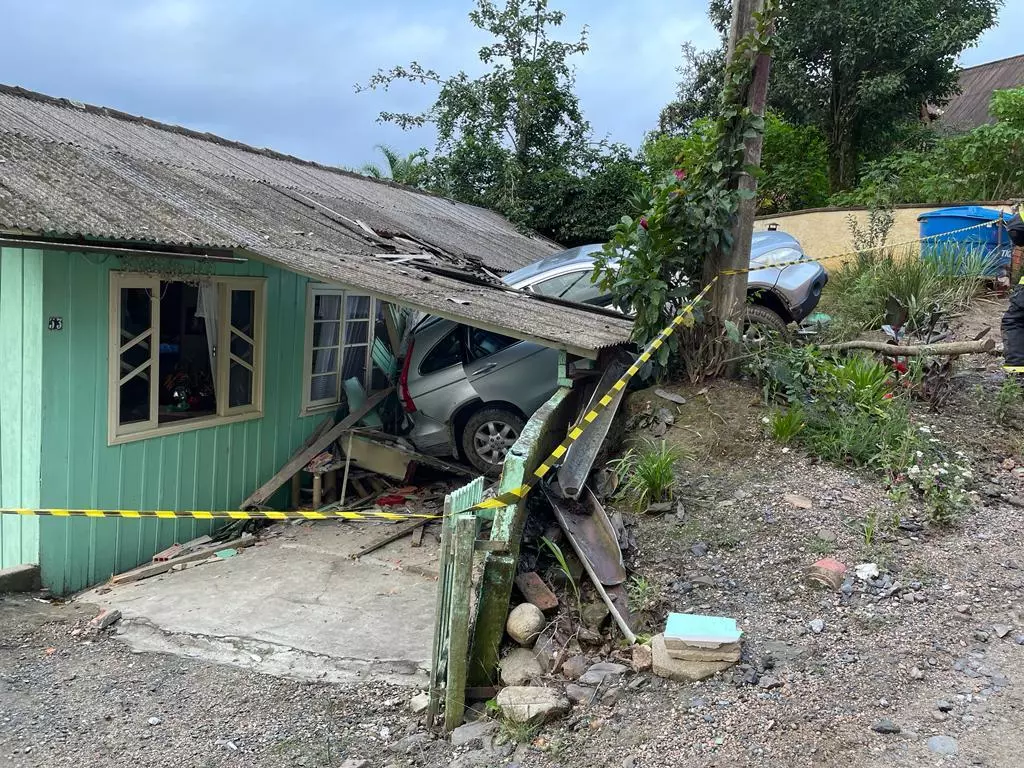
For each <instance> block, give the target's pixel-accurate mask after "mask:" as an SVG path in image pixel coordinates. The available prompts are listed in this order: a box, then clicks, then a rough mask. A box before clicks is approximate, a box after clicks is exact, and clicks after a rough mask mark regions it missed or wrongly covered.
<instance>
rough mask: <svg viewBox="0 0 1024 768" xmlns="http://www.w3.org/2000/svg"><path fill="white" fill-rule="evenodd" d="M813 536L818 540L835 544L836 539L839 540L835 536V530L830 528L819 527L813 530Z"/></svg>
mask: <svg viewBox="0 0 1024 768" xmlns="http://www.w3.org/2000/svg"><path fill="white" fill-rule="evenodd" d="M814 537H815V538H816V539H818V541H823V542H825V543H826V544H835V543H836V541H838V540H839V536H837V535H836V532H835V531H833V530H832V529H831V528H819V529H818V530H817V531H815V533H814Z"/></svg>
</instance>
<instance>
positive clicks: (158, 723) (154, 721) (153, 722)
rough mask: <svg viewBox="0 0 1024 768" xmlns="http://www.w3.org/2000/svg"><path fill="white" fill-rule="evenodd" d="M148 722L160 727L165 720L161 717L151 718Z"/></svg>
mask: <svg viewBox="0 0 1024 768" xmlns="http://www.w3.org/2000/svg"><path fill="white" fill-rule="evenodd" d="M146 722H147V723H149V724H150V725H160V723H162V722H163V720H161V719H160V718H159V717H151V718H149V720H147V721H146Z"/></svg>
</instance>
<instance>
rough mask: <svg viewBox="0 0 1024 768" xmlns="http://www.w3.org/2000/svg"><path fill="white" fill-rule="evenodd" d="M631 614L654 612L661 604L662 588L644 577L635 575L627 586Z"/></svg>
mask: <svg viewBox="0 0 1024 768" xmlns="http://www.w3.org/2000/svg"><path fill="white" fill-rule="evenodd" d="M626 594H627V596H628V597H629V610H630V612H631V613H643V612H645V611H653V610H656V609H657V608H658V606H659V605H660V604H661V588H660V587H658V585H657V584H655V583H654V582H652V581H649V580H648V579H646V578H644V577H643V576H639V575H634V576H632V577H630V579H629V582H628V583H627V584H626Z"/></svg>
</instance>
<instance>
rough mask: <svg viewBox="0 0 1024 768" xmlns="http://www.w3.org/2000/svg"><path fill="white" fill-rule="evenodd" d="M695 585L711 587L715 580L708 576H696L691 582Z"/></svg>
mask: <svg viewBox="0 0 1024 768" xmlns="http://www.w3.org/2000/svg"><path fill="white" fill-rule="evenodd" d="M691 583H692V584H694V585H695V586H699V587H713V586H715V580H714V579H712V578H711V577H710V576H697V577H695V578H694V579H693V581H692V582H691Z"/></svg>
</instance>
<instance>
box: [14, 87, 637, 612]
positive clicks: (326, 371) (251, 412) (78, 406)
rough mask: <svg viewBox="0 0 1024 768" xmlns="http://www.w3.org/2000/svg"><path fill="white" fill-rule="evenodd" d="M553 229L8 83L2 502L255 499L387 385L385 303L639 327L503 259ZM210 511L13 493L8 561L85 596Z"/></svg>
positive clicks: (521, 327) (545, 336) (528, 250)
mask: <svg viewBox="0 0 1024 768" xmlns="http://www.w3.org/2000/svg"><path fill="white" fill-rule="evenodd" d="M555 250H557V246H556V245H555V244H553V243H551V242H549V241H547V240H544V239H543V238H540V237H537V236H531V235H526V234H523V233H521V232H519V231H517V229H516V228H515V227H513V226H512V225H511V224H510V223H509V222H507V221H505V220H504V219H502V218H501V217H499V216H497V215H495V214H493V213H491V212H488V211H484V210H481V209H478V208H475V207H472V206H467V205H463V204H459V203H455V202H453V201H450V200H446V199H444V198H440V197H436V196H433V195H429V194H426V193H423V192H419V191H415V190H411V189H406V188H403V187H400V186H398V185H395V184H392V183H389V182H381V181H376V180H371V179H367V178H365V177H362V176H358V175H356V174H352V173H349V172H345V171H341V170H338V169H335V168H330V167H326V166H322V165H318V164H315V163H310V162H306V161H302V160H299V159H297V158H293V157H289V156H286V155H282V154H279V153H275V152H272V151H269V150H261V149H254V148H252V147H248V146H245V145H242V144H239V143H236V142H232V141H228V140H225V139H221V138H218V137H215V136H211V135H209V134H200V133H196V132H193V131H189V130H186V129H183V128H180V127H175V126H169V125H164V124H160V123H157V122H154V121H151V120H147V119H144V118H139V117H133V116H130V115H126V114H123V113H120V112H117V111H115V110H111V109H107V108H102V107H92V106H87V105H82V104H80V103H77V102H71V101H66V100H63V99H54V98H51V97H48V96H44V95H41V94H37V93H32V92H28V91H25V90H22V89H19V88H13V87H6V86H0V508H2V509H7V510H11V509H15V508H29V509H47V508H90V509H112V510H119V509H141V510H155V509H170V510H195V509H199V510H203V509H212V510H222V509H237V508H238V505H239V504H240V503H241V501H242V500H243V499H244V498H245V497H246V496H247V495H248V494H249V493H250V492H252V491H253V490H255V489H256V488H257V487H258V486H259V485H260V484H261V483H263V482H264V481H266V480H267V479H268V478H269V477H271V476H272V475H273V474H274V473H275V472H276V471H277V469H278V468H279V467H280V466H281V464H283V463H284V462H285V461H286V460H287V458H288V457H289V456H290V455H291V453H292V452H293V451H294V450H295V449H296V447H297V446H299V445H300V444H301V443H302V442H303V440H305V438H306V437H307V436H308V435H309V433H310V432H311V431H312V430H313V429H314V428H315V427H316V425H317V424H318V423H319V422H320V421H321V420H322V419H323V418H324V416H325V414H329V413H332V412H335V411H337V410H338V409H339V408H340V407H342V404H343V403H344V395H343V392H344V382H346V381H348V382H350V383H351V382H352V381H355V382H356V383H357V384H358V385H360V386H361V387H362V388H363V389H364V390H366V391H370V390H374V389H377V388H381V387H382V386H384V385H386V384H387V383H388V381H387V379H388V375H389V371H385V370H382V369H381V368H380V367H379V366H378V365H375V364H374V358H375V355H374V354H373V352H374V348H375V345H376V346H378V347H379V345H377V344H376V342H377V341H378V340H383V341H384V342H386V343H387V346H388V347H394V346H395V345H396V343H397V340H395V339H393V338H391V337H392V336H393V335H394V334H391V335H390V336H389V334H388V329H387V325H388V323H387V312H386V308H387V305H388V304H391V305H397V306H402V307H406V308H411V309H415V310H419V311H423V312H427V313H432V314H440V315H444V316H447V317H451V318H454V319H457V320H460V321H463V322H466V323H469V324H471V325H476V326H479V327H484V328H491V329H493V330H497V331H500V332H501V333H505V334H508V335H511V336H515V337H517V338H523V339H530V340H535V341H541V342H542V343H545V344H548V345H550V346H555V347H558V348H561V349H564V350H567V351H568V352H571V353H574V354H582V355H587V356H591V357H592V356H594V354H595V351H596V350H597V349H599V348H600V347H602V346H605V345H608V344H615V343H619V342H621V341H623V340H625V338H626V336H627V335H628V332H629V328H628V324H626V323H621V322H618V323H617V322H615V321H613V320H609V319H608V318H605V317H595V316H594V315H591V314H588V313H586V312H585V311H583V310H579V309H572V308H568V307H564V306H558V305H553V304H551V303H547V302H542V301H539V300H534V299H533V298H532V297H527V296H523V295H521V294H517V293H513V292H510V291H509V290H507V289H505V288H503V287H502V286H501V284H500V283H499V282H498V281H497V280H496V278H495V276H496V275H500V274H502V273H505V272H508V271H511V270H513V269H516V268H518V267H520V266H522V265H525V264H527V263H529V262H531V261H534V260H536V259H538V258H541V257H543V256H545V255H548V254H550V253H552V252H554V251H555ZM524 302H525V303H524ZM581 327H586V328H587V329H588V333H586V334H582V335H581V333H580V331H579V329H580V328H581ZM581 337H582V338H583V340H582V341H581ZM392 351H394V352H397V350H392ZM211 525H212V523H210V522H206V521H191V520H157V519H142V520H118V519H110V518H103V519H94V518H84V517H76V518H62V517H45V516H42V517H40V516H23V515H17V514H11V513H10V512H8V513H6V514H0V567H5V566H9V565H16V564H21V563H39V564H40V566H41V573H42V579H43V583H44V585H45V586H46V587H48V588H49V589H51V590H52V591H54V592H57V593H66V592H69V591H73V590H77V589H81V588H84V587H86V586H88V585H91V584H95V583H97V582H100V581H103V580H105V579H106V578H108V577H109V576H110V575H111V574H113V573H117V572H120V571H124V570H127V569H129V568H132V567H134V566H135V565H137V564H139V563H142V562H145V561H147V560H149V559H150V558H151V557H152V555H153V554H154V553H155V552H158V551H159V550H161V549H164V548H166V547H168V546H169V545H171V544H173V543H174V542H180V541H184V540H187V539H190V538H193V537H195V536H197V535H200V534H201V533H204V532H206V531H207V530H208V528H209V526H211Z"/></svg>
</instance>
